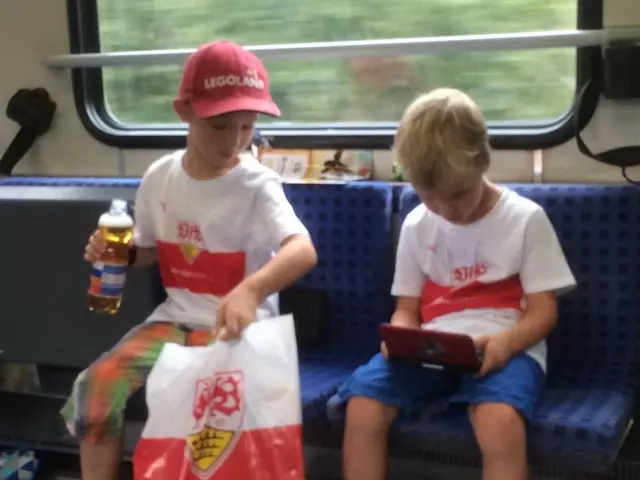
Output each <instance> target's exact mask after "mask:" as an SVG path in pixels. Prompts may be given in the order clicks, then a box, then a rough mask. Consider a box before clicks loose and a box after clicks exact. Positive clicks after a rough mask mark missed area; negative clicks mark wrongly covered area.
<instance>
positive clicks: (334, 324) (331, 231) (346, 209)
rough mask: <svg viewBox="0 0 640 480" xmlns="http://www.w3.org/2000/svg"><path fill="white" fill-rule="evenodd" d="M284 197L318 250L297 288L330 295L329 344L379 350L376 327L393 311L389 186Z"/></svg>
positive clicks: (304, 187)
mask: <svg viewBox="0 0 640 480" xmlns="http://www.w3.org/2000/svg"><path fill="white" fill-rule="evenodd" d="M285 192H286V194H287V196H288V198H289V201H290V202H291V204H292V205H293V208H294V210H295V211H296V213H297V214H298V216H299V217H300V219H301V220H302V222H303V223H304V224H305V225H306V226H307V228H308V229H309V232H310V234H311V237H312V238H313V241H314V243H315V247H316V249H317V251H318V265H317V266H316V268H315V269H313V270H312V271H311V272H310V273H309V274H308V275H307V276H306V277H305V278H303V279H302V280H301V281H300V284H302V285H306V286H309V287H315V288H320V289H323V290H326V291H327V292H328V294H329V299H330V309H331V315H330V320H329V323H330V325H329V329H330V332H329V335H330V338H331V343H332V345H338V344H342V345H345V346H347V347H349V348H353V349H360V348H361V349H363V350H367V351H371V350H372V349H377V348H378V345H379V336H378V331H377V325H378V324H379V323H382V322H387V321H389V316H390V315H391V312H392V299H391V296H390V288H391V274H392V271H393V263H392V258H393V246H392V237H391V206H392V192H391V187H390V186H389V185H388V184H386V183H383V182H353V183H348V184H313V185H308V184H289V185H286V187H285Z"/></svg>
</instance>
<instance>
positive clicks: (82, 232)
mask: <svg viewBox="0 0 640 480" xmlns="http://www.w3.org/2000/svg"><path fill="white" fill-rule="evenodd" d="M138 185H139V179H119V178H118V179H105V178H99V179H87V178H36V177H32V178H19V177H16V178H8V179H4V180H2V181H0V224H1V225H2V230H3V234H2V235H0V251H2V252H3V255H2V268H0V291H1V292H2V296H3V300H2V303H1V304H0V312H1V316H2V322H0V349H2V350H4V358H6V359H8V360H14V361H19V362H20V361H23V362H33V363H37V364H41V365H55V366H62V367H73V368H82V367H84V366H86V365H87V364H88V363H89V362H91V361H92V360H94V359H95V358H96V357H97V356H98V355H100V354H101V353H102V352H103V351H105V350H106V349H108V348H110V347H111V346H112V345H113V344H114V343H115V342H117V340H119V339H120V338H121V337H122V335H124V334H125V333H126V332H127V331H128V330H129V329H130V328H132V327H133V326H134V325H136V324H137V323H140V322H141V321H143V320H144V318H146V316H147V315H148V314H149V313H150V312H151V310H152V309H153V308H154V307H155V306H156V305H157V304H158V302H159V301H161V300H162V299H163V298H164V291H163V289H162V286H161V283H160V279H159V276H158V273H157V270H156V269H155V268H152V269H142V270H141V269H134V270H131V271H130V274H129V275H130V277H129V279H128V280H127V286H126V289H125V292H124V295H125V301H124V302H123V305H122V308H121V310H120V311H119V312H118V314H117V315H116V316H114V317H107V316H102V315H96V314H92V313H90V312H89V311H88V310H87V307H86V291H87V287H88V280H89V265H88V264H87V263H86V262H85V261H84V260H83V258H82V253H83V249H84V244H85V242H86V239H87V237H88V235H89V234H90V232H91V231H93V229H94V228H95V225H96V222H97V219H98V217H99V215H100V214H101V213H103V211H104V210H105V208H107V206H108V203H109V201H110V200H111V199H112V198H116V197H117V198H124V199H126V200H129V201H131V202H132V201H133V200H134V198H135V192H136V189H137V187H138ZM284 188H285V193H286V195H287V196H288V198H289V200H290V201H291V203H292V205H293V207H294V209H295V211H296V213H297V214H298V215H299V216H300V218H301V219H302V221H303V222H304V223H305V225H306V226H307V228H308V229H309V231H310V233H311V236H312V238H313V240H314V243H315V245H316V248H317V250H318V255H319V263H318V265H317V266H316V268H315V269H314V270H313V271H312V272H311V273H309V274H308V275H307V276H305V277H304V278H303V279H302V280H301V281H300V282H298V284H299V285H302V286H306V287H313V288H317V289H322V290H324V291H326V292H327V293H328V296H329V304H330V305H329V311H330V318H329V319H327V321H328V323H329V336H330V341H331V342H332V343H336V342H346V343H348V344H349V345H350V346H353V347H359V346H360V347H363V348H368V349H370V348H374V347H375V345H376V343H377V340H376V338H377V337H376V335H377V332H376V330H375V325H376V324H377V323H380V322H381V321H385V320H386V319H388V315H389V311H390V297H389V284H390V276H389V273H390V270H391V268H390V265H391V262H390V256H391V253H392V252H391V235H390V214H391V190H390V187H389V186H388V185H386V184H383V183H376V182H367V183H356V184H311V185H306V184H298V185H296V184H292V185H285V186H284Z"/></svg>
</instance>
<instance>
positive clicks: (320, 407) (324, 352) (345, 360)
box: [299, 345, 372, 424]
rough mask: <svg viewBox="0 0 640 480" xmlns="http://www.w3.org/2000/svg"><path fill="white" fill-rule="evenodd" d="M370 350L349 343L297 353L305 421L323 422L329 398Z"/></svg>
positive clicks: (369, 353)
mask: <svg viewBox="0 0 640 480" xmlns="http://www.w3.org/2000/svg"><path fill="white" fill-rule="evenodd" d="M371 354H372V352H369V351H364V350H355V351H354V350H353V349H351V350H350V349H349V348H348V346H346V345H344V346H334V345H332V346H329V347H320V348H316V349H313V350H309V349H307V350H303V351H300V353H299V368H300V391H301V393H302V416H303V420H304V422H305V423H308V424H311V423H314V422H318V421H320V422H323V421H324V420H325V419H326V405H327V401H328V400H329V397H331V395H333V394H334V393H335V392H336V391H337V390H338V387H339V386H340V385H341V384H342V382H344V381H345V380H346V379H347V377H348V376H349V375H351V373H353V371H354V370H355V369H356V368H357V367H358V366H359V365H361V364H362V363H364V362H366V361H367V359H368V358H369V357H370V356H371Z"/></svg>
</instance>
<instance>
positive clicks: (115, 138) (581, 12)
mask: <svg viewBox="0 0 640 480" xmlns="http://www.w3.org/2000/svg"><path fill="white" fill-rule="evenodd" d="M97 1H98V0H67V17H68V25H69V47H70V52H71V53H72V54H79V53H99V52H100V39H99V24H98V6H97ZM576 1H577V2H578V15H577V16H578V18H577V28H578V29H600V28H602V27H603V21H602V17H603V11H602V10H603V1H602V0H576ZM601 68H602V66H601V47H600V46H593V47H579V48H577V52H576V87H575V92H574V99H575V98H576V96H577V95H578V92H579V91H580V90H581V89H582V88H583V86H584V85H585V84H586V82H587V81H588V80H589V79H598V78H599V77H600V74H601ZM71 75H72V83H73V96H74V100H75V105H76V111H77V113H78V115H79V117H80V120H81V122H82V124H83V125H84V127H85V129H86V130H87V131H88V132H89V133H90V134H91V135H92V136H93V137H94V138H96V139H97V140H98V141H100V142H102V143H104V144H107V145H110V146H113V147H117V148H122V149H176V148H184V146H185V144H186V130H185V129H183V128H179V129H175V128H174V129H172V128H170V127H167V128H156V129H140V128H126V127H123V125H121V124H119V123H118V122H116V121H114V118H113V117H112V115H111V114H110V113H109V111H108V108H107V106H106V104H105V101H104V100H105V98H104V90H103V81H102V70H101V69H100V68H74V69H72V72H71ZM599 96H600V92H599V89H588V92H587V94H586V95H585V98H584V99H583V102H582V105H581V109H580V110H581V112H580V118H579V122H578V128H580V129H582V128H584V126H585V125H586V124H587V123H588V122H589V120H590V119H591V117H592V116H593V114H594V113H595V110H596V107H597V104H598V100H599ZM574 115H575V112H574V105H573V104H572V105H571V106H570V107H569V108H568V110H567V112H566V113H565V115H563V116H562V117H560V118H558V119H557V120H556V121H554V122H552V123H546V122H531V123H528V122H527V123H525V122H508V121H505V122H501V123H498V124H491V125H490V126H489V134H490V142H491V146H492V148H494V149H500V150H504V149H511V150H514V149H542V148H550V147H554V146H557V145H560V144H562V143H564V142H566V141H568V140H570V139H572V138H573V137H574V135H575V125H574ZM395 125H396V124H395V123H393V122H390V123H389V124H388V126H386V127H384V126H382V125H380V124H378V125H376V126H372V127H370V128H357V129H356V128H351V127H336V126H334V125H331V124H327V125H326V128H327V129H330V130H331V132H330V133H328V132H327V133H325V132H322V131H319V130H318V129H317V127H316V128H315V131H311V127H291V128H273V129H271V128H269V127H267V128H265V129H264V130H265V133H266V138H267V139H268V140H269V144H270V145H271V146H272V147H274V148H305V149H368V150H376V149H379V150H387V149H389V148H391V146H392V144H393V134H390V133H386V132H385V133H382V132H381V130H383V131H384V130H391V131H395ZM341 130H342V132H341ZM271 131H273V132H277V133H276V134H275V135H273V136H272V135H270V132H271Z"/></svg>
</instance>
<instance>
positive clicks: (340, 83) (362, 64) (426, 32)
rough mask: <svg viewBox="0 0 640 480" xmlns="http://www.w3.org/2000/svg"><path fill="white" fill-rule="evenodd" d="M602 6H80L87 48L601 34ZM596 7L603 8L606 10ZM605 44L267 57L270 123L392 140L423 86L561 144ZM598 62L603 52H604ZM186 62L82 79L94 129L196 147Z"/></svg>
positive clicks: (504, 138) (75, 13) (331, 2)
mask: <svg viewBox="0 0 640 480" xmlns="http://www.w3.org/2000/svg"><path fill="white" fill-rule="evenodd" d="M596 3H598V4H599V3H600V2H594V1H593V0H556V1H553V2H531V1H529V0H494V1H492V2H491V5H490V6H489V4H488V3H487V2H486V1H483V0H395V1H389V0H325V1H324V2H318V1H316V0H314V1H311V0H302V1H300V0H298V1H295V2H294V1H286V0H280V1H264V0H237V1H223V0H183V1H181V2H174V1H170V0H136V1H128V0H111V1H97V0H95V3H93V2H90V1H89V2H88V1H87V0H75V1H74V0H69V7H70V19H71V39H72V50H74V53H81V52H92V51H93V52H95V51H104V52H117V51H132V50H158V49H174V48H190V47H195V46H197V45H198V44H200V43H202V42H205V41H210V40H212V39H219V38H226V39H230V40H233V41H236V42H238V43H242V44H244V45H266V44H282V43H300V42H315V41H337V40H362V39H381V38H384V39H389V38H406V37H424V36H443V35H465V34H483V33H511V32H533V31H548V30H573V29H576V28H577V27H578V28H600V27H601V15H602V9H601V6H600V10H598V8H597V7H595V4H596ZM594 7H595V8H594ZM590 53H593V49H576V48H557V49H539V50H526V51H491V52H469V53H446V54H423V55H413V56H387V57H379V58H348V59H335V60H327V59H314V58H313V57H310V58H308V59H306V60H295V61H266V62H265V65H266V67H267V69H268V71H269V74H270V81H271V90H272V94H273V96H274V98H275V100H276V102H277V103H278V104H279V106H280V108H281V110H282V113H283V115H282V117H281V118H279V119H270V118H266V117H265V118H262V119H261V121H262V123H261V124H260V125H259V128H260V129H261V130H263V131H265V132H269V134H270V135H272V136H273V142H272V143H274V144H276V145H282V146H305V147H322V146H333V147H335V146H345V147H349V146H356V145H357V146H362V147H371V148H374V147H388V146H389V145H390V144H391V141H392V135H393V128H394V125H395V122H397V120H398V119H399V117H400V115H401V113H402V111H403V109H404V107H405V106H406V105H407V104H408V102H410V101H411V100H412V99H413V98H414V97H415V96H416V95H417V94H418V93H420V92H423V91H426V90H429V89H431V88H433V87H436V86H443V85H447V86H454V87H458V88H461V89H464V90H465V91H467V92H468V93H470V94H471V95H472V96H473V97H474V98H475V99H476V100H477V101H478V103H479V104H480V106H481V107H482V109H483V111H484V113H485V115H486V116H487V118H488V119H489V120H490V122H491V131H492V135H493V141H494V144H495V145H494V146H496V145H497V146H498V147H500V146H505V147H518V146H520V147H525V146H528V147H531V146H535V147H537V146H541V144H542V143H545V142H547V143H548V142H554V141H556V143H559V142H560V141H563V140H565V139H566V138H561V137H563V136H565V135H566V136H567V138H568V136H569V135H570V122H569V116H570V115H569V112H570V108H571V106H572V102H573V98H574V95H575V93H576V88H577V87H579V86H580V85H581V84H582V82H583V81H584V80H585V78H586V76H587V75H589V74H591V73H592V68H591V66H590V64H589V57H590ZM591 57H593V56H591ZM180 71H181V65H157V66H139V67H135V66H131V67H123V66H119V67H106V68H103V69H86V70H82V71H80V70H78V71H76V72H75V73H74V77H75V78H74V81H75V83H76V84H75V87H76V100H77V101H78V102H81V103H82V104H81V105H79V107H80V112H81V114H83V116H84V119H85V125H87V126H88V127H89V128H90V129H91V130H92V131H93V132H94V133H95V134H96V135H98V136H99V137H100V138H102V139H103V140H105V141H107V142H109V143H114V144H118V145H122V146H148V147H154V146H158V147H162V146H169V145H173V144H179V143H180V142H183V141H184V126H183V125H180V124H179V123H177V121H178V120H177V118H176V116H175V113H174V112H173V109H172V106H171V100H172V99H173V98H174V96H175V92H176V88H177V84H178V80H179V75H180Z"/></svg>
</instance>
